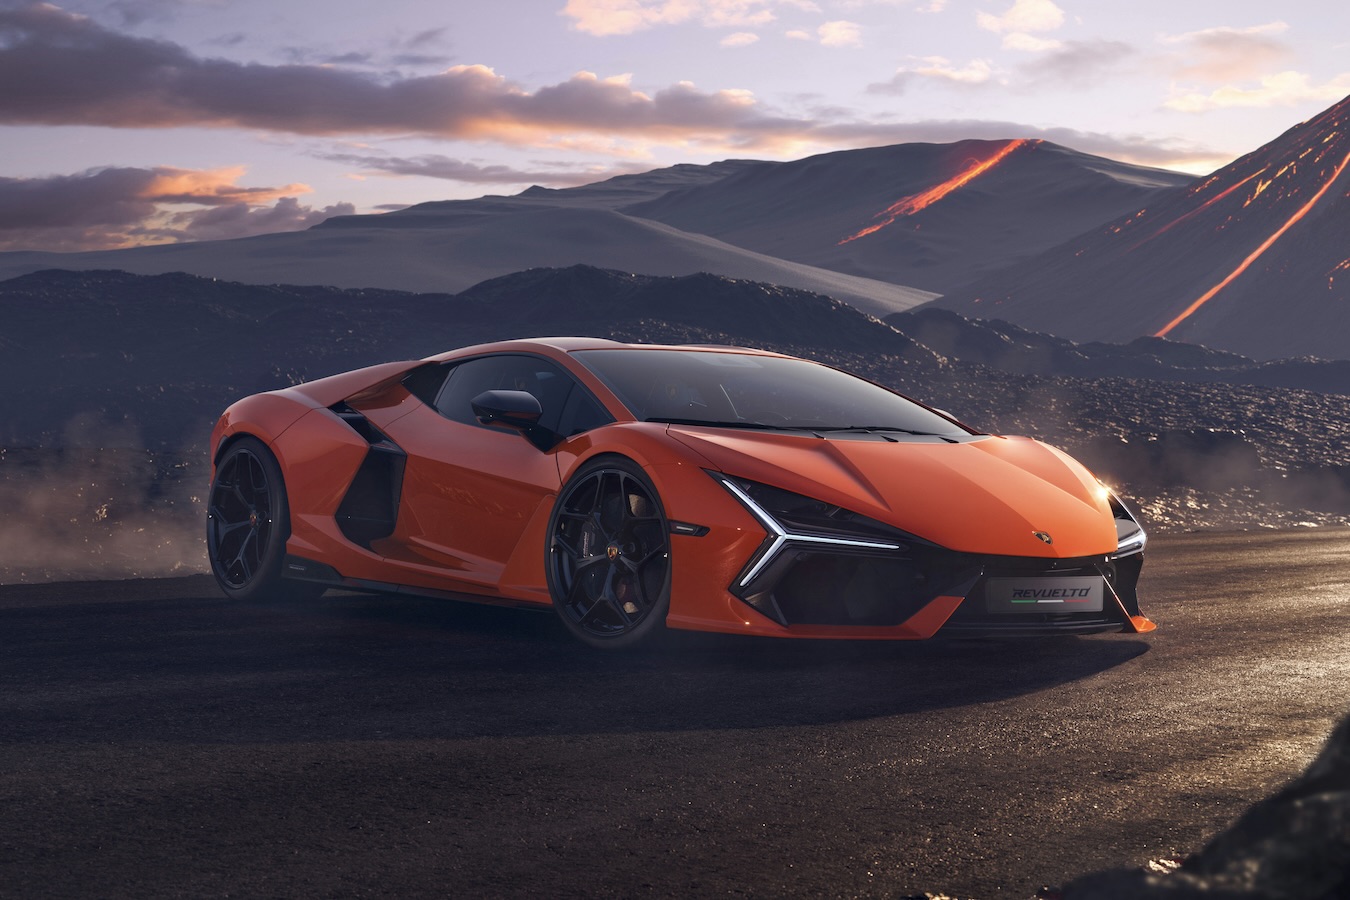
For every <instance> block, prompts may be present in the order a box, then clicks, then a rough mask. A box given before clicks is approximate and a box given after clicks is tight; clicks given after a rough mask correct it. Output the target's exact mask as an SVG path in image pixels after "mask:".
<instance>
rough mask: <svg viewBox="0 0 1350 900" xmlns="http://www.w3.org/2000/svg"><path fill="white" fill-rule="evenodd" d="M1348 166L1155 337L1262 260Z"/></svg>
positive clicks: (1342, 166)
mask: <svg viewBox="0 0 1350 900" xmlns="http://www.w3.org/2000/svg"><path fill="white" fill-rule="evenodd" d="M1335 136H1336V134H1335V132H1333V133H1332V134H1331V135H1330V136H1329V137H1328V138H1327V139H1326V140H1325V141H1323V143H1326V142H1328V141H1330V140H1331V139H1332V138H1334V137H1335ZM1347 164H1350V153H1347V154H1346V155H1345V158H1344V159H1342V160H1341V164H1340V165H1338V166H1337V167H1336V168H1335V170H1334V171H1333V172H1332V173H1331V177H1330V178H1328V179H1327V181H1326V183H1325V184H1323V185H1322V187H1321V189H1320V190H1319V191H1318V192H1317V193H1316V194H1314V195H1313V196H1312V199H1311V200H1309V201H1308V202H1307V203H1305V204H1303V205H1302V206H1301V207H1299V208H1298V210H1297V211H1296V212H1295V213H1294V214H1293V215H1292V216H1290V217H1289V220H1288V221H1287V222H1285V223H1284V224H1283V225H1281V226H1280V227H1279V229H1278V230H1277V231H1276V232H1275V233H1274V234H1272V235H1271V236H1270V237H1268V238H1266V239H1265V240H1264V241H1263V242H1262V243H1261V246H1259V247H1257V248H1256V249H1255V250H1253V251H1252V252H1251V253H1250V254H1248V255H1247V258H1246V259H1244V260H1243V261H1242V262H1241V263H1240V264H1239V265H1238V267H1237V268H1236V269H1234V270H1233V271H1232V272H1230V273H1228V276H1227V277H1226V278H1224V279H1223V280H1222V281H1220V282H1219V283H1218V284H1216V285H1214V287H1212V288H1210V289H1209V290H1207V291H1205V293H1203V294H1202V295H1200V298H1199V299H1198V300H1196V301H1195V302H1194V303H1192V304H1191V305H1190V306H1188V307H1186V309H1185V310H1183V311H1182V312H1181V314H1180V315H1178V316H1177V317H1176V318H1175V319H1173V320H1172V321H1170V322H1168V323H1167V324H1166V325H1164V326H1163V327H1162V328H1161V329H1159V330H1158V331H1157V332H1155V333H1154V335H1153V336H1154V337H1166V336H1167V333H1168V332H1169V331H1171V330H1172V329H1173V328H1176V327H1177V326H1178V325H1180V324H1181V323H1182V322H1184V321H1186V319H1188V318H1190V317H1191V314H1192V313H1194V312H1195V311H1196V310H1197V309H1199V308H1200V307H1202V306H1204V305H1205V304H1206V303H1207V302H1209V300H1210V299H1212V298H1213V297H1214V295H1215V294H1217V293H1219V291H1221V290H1223V289H1224V288H1226V287H1228V285H1230V284H1232V283H1233V281H1234V279H1236V278H1237V277H1238V276H1239V275H1241V274H1242V273H1243V272H1245V271H1247V269H1248V268H1249V267H1250V266H1251V264H1252V263H1254V262H1256V260H1258V259H1260V257H1261V254H1263V253H1265V252H1266V251H1267V250H1269V249H1270V246H1271V245H1272V244H1274V243H1275V242H1276V241H1278V240H1279V239H1280V238H1281V237H1283V236H1284V233H1285V232H1286V231H1288V230H1289V229H1290V228H1292V227H1293V226H1294V224H1295V223H1296V222H1298V220H1299V219H1302V218H1303V217H1304V216H1305V215H1307V214H1308V210H1310V209H1312V208H1313V207H1314V206H1315V205H1317V201H1319V200H1321V199H1322V197H1323V196H1324V195H1325V194H1326V192H1327V191H1329V190H1331V186H1332V185H1333V184H1335V183H1336V181H1337V180H1338V179H1339V178H1340V177H1341V173H1342V172H1344V171H1345V168H1346V165H1347ZM1248 180H1250V179H1248ZM1244 205H1245V204H1244Z"/></svg>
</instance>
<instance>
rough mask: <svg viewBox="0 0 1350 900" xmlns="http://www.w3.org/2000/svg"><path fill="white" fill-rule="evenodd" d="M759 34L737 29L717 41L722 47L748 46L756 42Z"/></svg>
mask: <svg viewBox="0 0 1350 900" xmlns="http://www.w3.org/2000/svg"><path fill="white" fill-rule="evenodd" d="M758 41H759V35H757V34H754V33H753V32H749V31H737V32H736V33H735V34H729V35H727V36H726V37H724V38H722V40H721V41H719V42H718V43H719V44H721V46H723V47H728V48H734V47H749V46H750V45H751V44H754V43H758Z"/></svg>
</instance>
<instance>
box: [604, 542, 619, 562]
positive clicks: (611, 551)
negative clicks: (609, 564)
mask: <svg viewBox="0 0 1350 900" xmlns="http://www.w3.org/2000/svg"><path fill="white" fill-rule="evenodd" d="M605 555H606V556H608V557H609V558H610V560H611V561H612V560H616V559H618V558H619V548H618V547H617V546H616V545H614V544H610V545H609V546H608V547H606V548H605Z"/></svg>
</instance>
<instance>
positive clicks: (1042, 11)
mask: <svg viewBox="0 0 1350 900" xmlns="http://www.w3.org/2000/svg"><path fill="white" fill-rule="evenodd" d="M975 23H976V24H977V25H979V26H980V27H981V28H983V29H984V30H985V31H992V32H994V33H996V34H1002V35H1003V47H1004V49H1007V50H1023V51H1029V52H1033V53H1034V52H1040V51H1043V50H1053V49H1056V48H1057V47H1059V45H1060V44H1059V41H1056V40H1053V39H1050V38H1038V37H1036V36H1035V34H1034V33H1035V32H1040V31H1054V30H1055V29H1057V28H1059V27H1060V26H1062V25H1063V24H1064V10H1062V9H1060V8H1059V7H1058V6H1056V5H1055V4H1054V3H1052V2H1050V0H1016V2H1015V3H1013V5H1012V6H1011V7H1009V8H1008V10H1007V11H1006V12H1004V13H1003V14H1002V15H998V16H996V15H993V14H991V13H987V12H983V11H981V12H977V13H976V14H975Z"/></svg>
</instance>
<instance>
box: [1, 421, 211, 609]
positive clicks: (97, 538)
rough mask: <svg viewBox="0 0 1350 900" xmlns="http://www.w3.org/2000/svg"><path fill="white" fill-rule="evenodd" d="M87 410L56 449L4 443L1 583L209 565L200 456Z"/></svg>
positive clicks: (204, 469) (179, 571)
mask: <svg viewBox="0 0 1350 900" xmlns="http://www.w3.org/2000/svg"><path fill="white" fill-rule="evenodd" d="M139 444H140V439H139V435H138V434H137V431H136V429H135V428H134V427H130V426H120V427H107V426H106V424H105V423H102V422H99V421H98V420H97V419H94V418H92V417H80V418H77V419H75V420H72V422H71V423H70V424H69V425H68V426H67V427H66V429H65V434H64V440H63V445H62V447H61V448H59V449H49V448H8V449H0V510H3V511H4V512H3V515H0V584H31V583H38V582H50V581H80V580H90V579H100V580H107V579H123V578H146V577H163V576H168V575H187V574H195V573H199V572H204V571H206V570H207V563H206V542H205V537H204V526H203V522H204V521H205V499H206V492H207V480H208V478H209V469H208V466H207V461H206V459H205V458H204V455H203V454H200V453H197V454H193V455H191V456H188V455H184V454H164V453H152V452H150V451H147V450H141V449H134V448H136V447H137V446H138V445H139Z"/></svg>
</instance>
